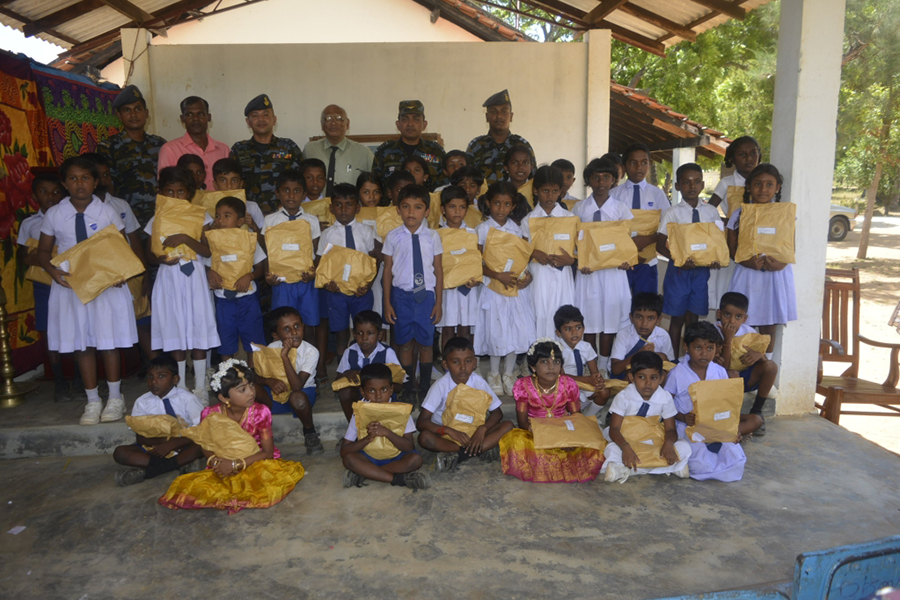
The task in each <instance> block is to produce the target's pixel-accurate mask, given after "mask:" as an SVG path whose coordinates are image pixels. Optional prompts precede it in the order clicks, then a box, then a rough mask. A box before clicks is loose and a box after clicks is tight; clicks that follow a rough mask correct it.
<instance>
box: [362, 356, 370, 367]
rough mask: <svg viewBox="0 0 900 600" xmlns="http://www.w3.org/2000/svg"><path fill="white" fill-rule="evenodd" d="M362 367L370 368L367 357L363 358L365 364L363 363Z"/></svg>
mask: <svg viewBox="0 0 900 600" xmlns="http://www.w3.org/2000/svg"><path fill="white" fill-rule="evenodd" d="M362 366H364V367H368V366H369V359H368V358H366V357H365V356H363V363H362Z"/></svg>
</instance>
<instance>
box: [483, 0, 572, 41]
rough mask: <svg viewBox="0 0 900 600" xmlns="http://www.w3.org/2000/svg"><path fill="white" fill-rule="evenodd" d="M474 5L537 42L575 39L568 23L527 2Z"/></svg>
mask: <svg viewBox="0 0 900 600" xmlns="http://www.w3.org/2000/svg"><path fill="white" fill-rule="evenodd" d="M474 3H475V4H478V5H480V7H481V8H482V9H484V10H485V11H487V12H489V13H491V14H492V15H493V16H495V17H497V18H498V19H500V20H501V21H503V22H504V23H507V24H508V25H510V26H511V27H514V28H515V29H518V30H519V31H521V32H522V33H524V34H526V35H528V36H530V37H532V38H534V39H535V40H537V41H539V42H571V41H573V40H575V39H576V35H575V28H574V26H573V25H572V24H571V22H570V21H568V20H567V19H564V18H562V17H559V16H557V15H554V14H552V13H548V12H547V11H545V10H541V9H539V8H536V7H534V6H532V5H530V4H528V3H527V2H522V1H521V0H491V2H490V3H488V2H477V1H475V2H474ZM504 7H505V8H504Z"/></svg>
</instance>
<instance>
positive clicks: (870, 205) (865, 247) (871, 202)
mask: <svg viewBox="0 0 900 600" xmlns="http://www.w3.org/2000/svg"><path fill="white" fill-rule="evenodd" d="M883 168H884V162H883V161H882V159H881V157H879V158H878V162H877V163H875V175H873V176H872V183H871V185H869V190H868V191H867V192H866V216H865V219H864V220H863V226H862V231H860V233H859V252H857V253H856V258H866V254H867V253H868V252H869V229H871V228H872V214H873V213H874V212H875V197H876V196H877V195H878V184H879V183H881V171H882V169H883Z"/></svg>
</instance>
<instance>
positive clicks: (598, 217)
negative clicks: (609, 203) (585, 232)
mask: <svg viewBox="0 0 900 600" xmlns="http://www.w3.org/2000/svg"><path fill="white" fill-rule="evenodd" d="M602 220H603V213H602V212H600V211H599V210H595V211H594V222H595V223H596V222H597V221H602Z"/></svg>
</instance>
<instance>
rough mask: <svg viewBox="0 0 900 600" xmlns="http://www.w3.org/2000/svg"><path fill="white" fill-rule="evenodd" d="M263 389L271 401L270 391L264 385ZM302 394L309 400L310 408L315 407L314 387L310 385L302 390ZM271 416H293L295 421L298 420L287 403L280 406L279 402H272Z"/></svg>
mask: <svg viewBox="0 0 900 600" xmlns="http://www.w3.org/2000/svg"><path fill="white" fill-rule="evenodd" d="M263 389H264V390H266V393H267V394H268V395H269V400H272V390H271V389H269V386H267V385H264V386H263ZM303 393H304V394H306V397H307V398H309V405H310V407H312V406H315V405H316V386H314V385H311V386H309V387H305V388H303ZM272 414H273V415H287V414H291V415H294V418H295V419H299V418H300V417H298V416H297V415H296V414H295V413H294V409H292V408H291V405H290V404H289V403H287V402H285V403H284V404H282V403H281V402H275V401H274V400H272Z"/></svg>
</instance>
